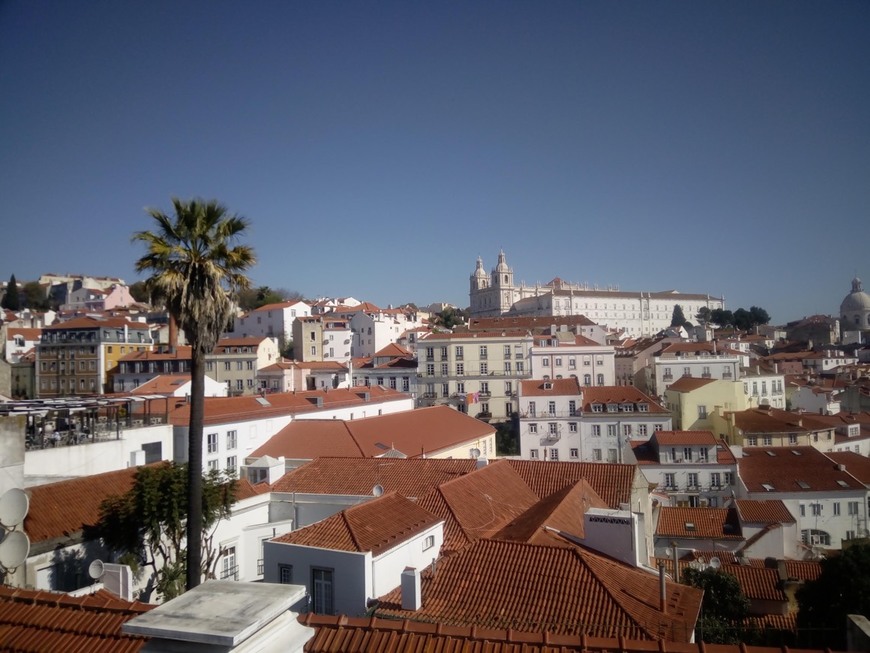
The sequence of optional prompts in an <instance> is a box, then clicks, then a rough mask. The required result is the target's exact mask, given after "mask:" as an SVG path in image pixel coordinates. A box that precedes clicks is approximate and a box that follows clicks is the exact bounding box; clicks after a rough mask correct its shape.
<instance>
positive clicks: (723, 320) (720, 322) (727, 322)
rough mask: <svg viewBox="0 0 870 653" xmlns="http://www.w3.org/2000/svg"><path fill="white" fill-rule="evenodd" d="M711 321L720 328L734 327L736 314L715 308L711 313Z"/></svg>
mask: <svg viewBox="0 0 870 653" xmlns="http://www.w3.org/2000/svg"><path fill="white" fill-rule="evenodd" d="M710 321H711V322H712V323H713V324H715V325H716V326H719V327H727V326H732V325H733V324H734V313H732V312H731V311H729V310H726V309H724V308H714V309H713V310H712V311H710Z"/></svg>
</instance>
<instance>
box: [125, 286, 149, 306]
mask: <svg viewBox="0 0 870 653" xmlns="http://www.w3.org/2000/svg"><path fill="white" fill-rule="evenodd" d="M130 296H131V297H132V298H133V299H135V300H136V301H137V302H139V303H141V304H147V303H149V301H150V299H151V298H150V297H149V295H148V284H147V283H145V282H144V281H137V282H136V283H134V284H133V285H132V286H130Z"/></svg>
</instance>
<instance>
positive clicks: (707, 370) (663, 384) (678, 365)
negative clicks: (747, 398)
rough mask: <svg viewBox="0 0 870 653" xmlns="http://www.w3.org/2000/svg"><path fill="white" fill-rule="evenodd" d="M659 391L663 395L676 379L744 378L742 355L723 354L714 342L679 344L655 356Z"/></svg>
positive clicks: (673, 344) (728, 379)
mask: <svg viewBox="0 0 870 653" xmlns="http://www.w3.org/2000/svg"><path fill="white" fill-rule="evenodd" d="M654 358H655V392H656V394H657V395H659V396H663V395H664V393H665V391H666V390H667V389H668V387H669V386H670V385H671V383H673V382H674V381H675V380H677V379H679V378H680V377H683V376H692V377H698V378H702V379H724V380H726V381H734V380H737V379H739V378H740V376H741V373H740V368H741V361H740V355H738V353H732V352H728V353H719V352H718V350H717V347H716V344H715V343H711V342H675V343H671V344H669V345H668V346H666V347H665V348H664V349H662V350H661V351H659V352H658V353H657V354H656V355H655V357H654Z"/></svg>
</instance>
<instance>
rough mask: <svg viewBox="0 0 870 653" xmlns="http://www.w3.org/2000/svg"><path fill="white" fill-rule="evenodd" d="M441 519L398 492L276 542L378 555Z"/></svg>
mask: <svg viewBox="0 0 870 653" xmlns="http://www.w3.org/2000/svg"><path fill="white" fill-rule="evenodd" d="M439 521H440V520H439V519H438V518H437V517H436V516H435V515H433V514H432V513H430V512H428V511H426V510H424V509H423V508H421V507H420V506H418V505H417V504H416V503H414V502H413V501H411V500H409V499H406V498H405V497H402V496H400V495H398V494H396V493H395V492H394V493H391V494H385V495H384V496H382V497H380V498H377V499H373V500H372V501H367V502H366V503H362V504H359V505H356V506H353V507H351V508H347V509H346V510H342V511H341V512H340V513H337V514H335V515H332V516H331V517H327V518H326V519H324V520H322V521H319V522H317V523H316V524H312V525H310V526H306V527H305V528H301V529H299V530H296V531H293V532H292V533H287V534H285V535H281V536H280V537H276V538H275V539H273V540H272V541H273V542H280V543H282V544H298V545H301V546H311V547H318V548H321V549H334V550H338V551H356V552H361V553H362V552H367V551H371V553H372V555H374V556H378V555H380V554H381V553H384V552H385V551H387V550H389V549H392V548H393V547H395V546H396V545H398V544H401V543H402V542H405V541H407V540H409V539H410V538H412V537H414V536H415V535H418V534H419V533H422V532H423V531H425V530H426V529H428V528H431V527H432V526H434V525H435V524H437V523H438V522H439Z"/></svg>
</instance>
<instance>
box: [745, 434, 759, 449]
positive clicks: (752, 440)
mask: <svg viewBox="0 0 870 653" xmlns="http://www.w3.org/2000/svg"><path fill="white" fill-rule="evenodd" d="M746 444H747V445H748V446H750V447H755V446H757V445H758V438H757V437H755V436H754V435H750V436H749V437H748V438H746Z"/></svg>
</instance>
